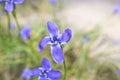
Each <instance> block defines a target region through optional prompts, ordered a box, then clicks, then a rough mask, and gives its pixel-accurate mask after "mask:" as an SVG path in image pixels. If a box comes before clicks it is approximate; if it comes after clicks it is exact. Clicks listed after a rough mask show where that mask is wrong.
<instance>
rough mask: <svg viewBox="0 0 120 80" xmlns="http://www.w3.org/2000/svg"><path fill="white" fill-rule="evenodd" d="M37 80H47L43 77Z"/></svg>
mask: <svg viewBox="0 0 120 80" xmlns="http://www.w3.org/2000/svg"><path fill="white" fill-rule="evenodd" d="M38 80H48V79H47V78H45V77H38Z"/></svg>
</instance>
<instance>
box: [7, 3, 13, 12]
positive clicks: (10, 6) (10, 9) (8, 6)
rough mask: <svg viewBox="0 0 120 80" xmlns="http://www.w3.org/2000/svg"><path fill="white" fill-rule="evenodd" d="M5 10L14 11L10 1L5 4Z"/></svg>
mask: <svg viewBox="0 0 120 80" xmlns="http://www.w3.org/2000/svg"><path fill="white" fill-rule="evenodd" d="M5 10H6V11H8V12H12V11H13V10H14V3H13V2H11V1H8V2H5Z"/></svg>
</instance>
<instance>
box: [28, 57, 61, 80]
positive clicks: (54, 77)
mask: <svg viewBox="0 0 120 80" xmlns="http://www.w3.org/2000/svg"><path fill="white" fill-rule="evenodd" d="M30 74H31V76H38V80H59V78H60V77H61V75H62V74H61V72H60V71H58V70H52V64H51V63H50V62H49V60H48V59H46V58H43V60H42V66H41V67H38V68H35V69H33V70H31V73H30Z"/></svg>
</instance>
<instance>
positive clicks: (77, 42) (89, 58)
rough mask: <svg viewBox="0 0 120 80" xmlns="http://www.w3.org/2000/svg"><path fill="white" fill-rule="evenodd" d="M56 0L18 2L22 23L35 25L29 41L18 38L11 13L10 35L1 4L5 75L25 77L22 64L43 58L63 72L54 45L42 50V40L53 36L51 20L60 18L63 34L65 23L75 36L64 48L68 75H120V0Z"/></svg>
mask: <svg viewBox="0 0 120 80" xmlns="http://www.w3.org/2000/svg"><path fill="white" fill-rule="evenodd" d="M51 1H52V0H51ZM53 1H57V2H55V3H53V2H50V0H25V2H24V4H20V5H16V15H17V20H18V22H19V25H20V27H21V28H22V27H23V26H24V25H28V26H29V27H30V28H31V29H32V33H31V35H30V38H29V39H28V40H25V41H24V40H22V39H21V37H19V38H18V37H17V35H19V31H18V29H17V24H16V21H15V18H14V17H13V15H12V13H9V16H10V22H11V24H13V25H14V28H12V29H10V33H11V34H10V35H9V29H8V24H7V23H8V17H7V14H6V12H5V11H4V3H0V80H24V78H22V77H21V74H22V71H23V69H24V68H26V67H27V68H30V69H33V68H35V67H39V66H40V64H41V60H42V58H43V57H46V58H49V60H50V61H51V62H52V63H53V68H54V69H58V70H61V72H63V73H64V69H63V66H62V65H57V64H56V63H54V61H53V60H52V58H51V54H50V49H49V46H47V47H46V48H45V50H44V51H43V52H41V53H40V52H38V44H39V41H40V40H41V39H42V38H43V37H44V36H46V35H48V31H47V27H46V24H47V21H52V22H55V23H56V24H57V25H58V26H59V28H60V31H61V33H62V32H63V31H64V30H65V29H66V28H70V29H71V30H72V33H73V34H72V35H73V36H72V39H71V40H70V42H69V43H67V44H66V45H64V48H63V52H64V55H65V59H66V64H67V71H68V72H67V80H120V77H119V76H120V70H119V68H120V22H119V21H120V0H53ZM63 76H64V75H63ZM63 76H62V77H61V78H60V80H63ZM36 79H37V78H36V77H33V78H31V80H36Z"/></svg>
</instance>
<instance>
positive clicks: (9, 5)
mask: <svg viewBox="0 0 120 80" xmlns="http://www.w3.org/2000/svg"><path fill="white" fill-rule="evenodd" d="M0 2H4V3H5V7H4V8H5V10H6V11H8V12H12V11H13V10H14V8H15V4H22V3H23V2H24V0H0Z"/></svg>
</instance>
